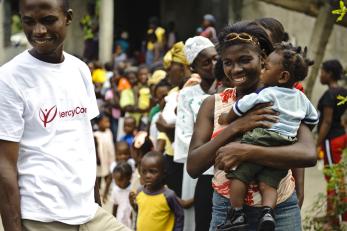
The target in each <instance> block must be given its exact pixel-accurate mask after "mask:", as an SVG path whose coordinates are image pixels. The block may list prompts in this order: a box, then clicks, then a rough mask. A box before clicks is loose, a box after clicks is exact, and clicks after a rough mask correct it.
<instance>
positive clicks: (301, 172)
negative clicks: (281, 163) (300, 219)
mask: <svg viewBox="0 0 347 231" xmlns="http://www.w3.org/2000/svg"><path fill="white" fill-rule="evenodd" d="M292 173H293V177H294V179H295V191H296V195H297V196H298V203H299V207H300V208H301V206H302V204H303V203H304V195H305V194H304V189H305V169H304V168H293V169H292Z"/></svg>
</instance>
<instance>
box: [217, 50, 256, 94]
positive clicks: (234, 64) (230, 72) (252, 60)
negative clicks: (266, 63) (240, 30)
mask: <svg viewBox="0 0 347 231" xmlns="http://www.w3.org/2000/svg"><path fill="white" fill-rule="evenodd" d="M221 58H222V62H223V69H224V73H225V75H226V76H227V77H228V78H229V79H230V82H231V84H232V85H233V86H234V87H236V89H237V90H238V91H239V92H242V93H244V94H248V93H250V92H252V91H254V90H255V89H256V88H257V86H258V83H259V77H260V73H261V62H262V58H261V56H260V54H259V53H258V52H257V51H255V48H253V47H252V46H251V45H248V44H239V45H232V46H230V47H228V48H226V49H225V50H224V51H223V52H222V55H221Z"/></svg>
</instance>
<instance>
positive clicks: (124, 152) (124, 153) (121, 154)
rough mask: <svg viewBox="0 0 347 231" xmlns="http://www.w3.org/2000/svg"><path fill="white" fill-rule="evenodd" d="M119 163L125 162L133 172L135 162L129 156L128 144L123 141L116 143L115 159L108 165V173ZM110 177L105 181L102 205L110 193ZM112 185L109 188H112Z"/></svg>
mask: <svg viewBox="0 0 347 231" xmlns="http://www.w3.org/2000/svg"><path fill="white" fill-rule="evenodd" d="M120 162H127V163H128V164H129V165H130V166H131V168H132V170H133V171H134V170H135V160H134V159H132V158H131V156H130V148H129V146H128V143H127V142H125V141H118V142H117V143H116V158H115V160H114V161H113V162H112V163H111V165H110V172H113V170H114V169H115V167H116V166H117V165H118V163H120ZM112 179H113V178H112V176H111V175H110V176H109V177H107V179H106V187H105V191H104V194H103V197H102V198H103V200H102V201H103V203H106V201H107V198H108V193H109V191H110V186H111V183H112ZM113 187H114V185H113V186H112V187H111V188H113Z"/></svg>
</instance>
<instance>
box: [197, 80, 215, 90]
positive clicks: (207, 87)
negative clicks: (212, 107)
mask: <svg viewBox="0 0 347 231" xmlns="http://www.w3.org/2000/svg"><path fill="white" fill-rule="evenodd" d="M213 82H214V79H211V80H210V79H208V80H207V79H202V80H201V82H200V87H201V89H202V90H203V91H204V92H205V93H208V92H209V90H210V88H211V86H212V84H213Z"/></svg>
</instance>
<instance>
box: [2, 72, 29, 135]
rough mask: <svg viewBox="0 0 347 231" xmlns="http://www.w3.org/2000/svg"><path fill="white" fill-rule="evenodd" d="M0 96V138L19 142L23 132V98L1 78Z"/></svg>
mask: <svg viewBox="0 0 347 231" xmlns="http://www.w3.org/2000/svg"><path fill="white" fill-rule="evenodd" d="M2 77H4V76H2ZM0 98H1V100H0V121H1V123H0V139H1V140H7V141H12V142H19V141H20V139H21V138H22V135H23V132H24V117H23V113H24V100H23V98H22V97H21V94H20V92H19V91H18V90H17V89H15V87H13V86H10V85H9V84H8V83H7V82H4V81H2V80H0Z"/></svg>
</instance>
